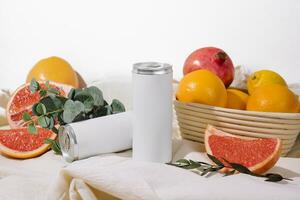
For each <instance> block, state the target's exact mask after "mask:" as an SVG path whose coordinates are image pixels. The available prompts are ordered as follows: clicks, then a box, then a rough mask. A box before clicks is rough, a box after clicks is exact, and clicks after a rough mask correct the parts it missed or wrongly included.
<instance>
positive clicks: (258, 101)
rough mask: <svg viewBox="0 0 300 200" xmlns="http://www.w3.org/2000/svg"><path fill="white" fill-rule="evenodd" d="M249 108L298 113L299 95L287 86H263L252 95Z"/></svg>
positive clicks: (252, 109)
mask: <svg viewBox="0 0 300 200" xmlns="http://www.w3.org/2000/svg"><path fill="white" fill-rule="evenodd" d="M247 110H251V111H262V112H285V113H296V112H298V110H299V102H298V97H297V96H296V95H295V94H294V93H293V92H292V91H291V90H289V89H288V88H287V87H286V86H282V85H278V84H274V85H266V86H261V87H259V88H257V89H255V90H254V92H253V94H252V95H250V97H249V99H248V103H247Z"/></svg>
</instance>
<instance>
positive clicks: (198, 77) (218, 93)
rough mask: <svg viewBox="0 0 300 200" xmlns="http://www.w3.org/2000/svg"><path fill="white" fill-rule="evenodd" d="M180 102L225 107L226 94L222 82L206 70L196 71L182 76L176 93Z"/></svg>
mask: <svg viewBox="0 0 300 200" xmlns="http://www.w3.org/2000/svg"><path fill="white" fill-rule="evenodd" d="M176 98H177V100H178V101H181V102H186V103H188V102H192V103H201V104H206V105H211V106H221V107H225V106H226V101H227V92H226V88H225V86H224V84H223V82H222V80H221V79H220V78H219V77H218V76H217V75H215V74H214V73H212V72H210V71H208V70H196V71H193V72H191V73H189V74H187V75H186V76H184V77H183V78H182V79H181V81H180V83H179V85H178V89H177V92H176Z"/></svg>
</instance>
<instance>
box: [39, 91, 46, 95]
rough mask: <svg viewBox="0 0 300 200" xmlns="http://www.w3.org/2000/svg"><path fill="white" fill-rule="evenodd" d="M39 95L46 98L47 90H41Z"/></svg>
mask: <svg viewBox="0 0 300 200" xmlns="http://www.w3.org/2000/svg"><path fill="white" fill-rule="evenodd" d="M39 94H40V96H41V97H44V96H46V95H47V91H46V90H40V91H39Z"/></svg>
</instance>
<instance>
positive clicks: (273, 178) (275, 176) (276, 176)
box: [265, 173, 284, 182]
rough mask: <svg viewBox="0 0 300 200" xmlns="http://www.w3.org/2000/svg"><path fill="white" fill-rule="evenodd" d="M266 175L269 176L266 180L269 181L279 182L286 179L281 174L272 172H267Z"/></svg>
mask: <svg viewBox="0 0 300 200" xmlns="http://www.w3.org/2000/svg"><path fill="white" fill-rule="evenodd" d="M265 177H266V178H267V179H266V180H265V181H269V182H279V181H282V180H283V179H284V178H283V177H282V176H281V175H279V174H272V173H269V174H266V175H265Z"/></svg>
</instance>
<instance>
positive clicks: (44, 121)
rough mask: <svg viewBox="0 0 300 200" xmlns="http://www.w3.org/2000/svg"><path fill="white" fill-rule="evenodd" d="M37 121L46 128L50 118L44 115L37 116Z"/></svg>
mask: <svg viewBox="0 0 300 200" xmlns="http://www.w3.org/2000/svg"><path fill="white" fill-rule="evenodd" d="M38 123H39V125H41V127H43V128H48V126H49V125H50V118H49V117H46V116H42V117H39V118H38Z"/></svg>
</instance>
